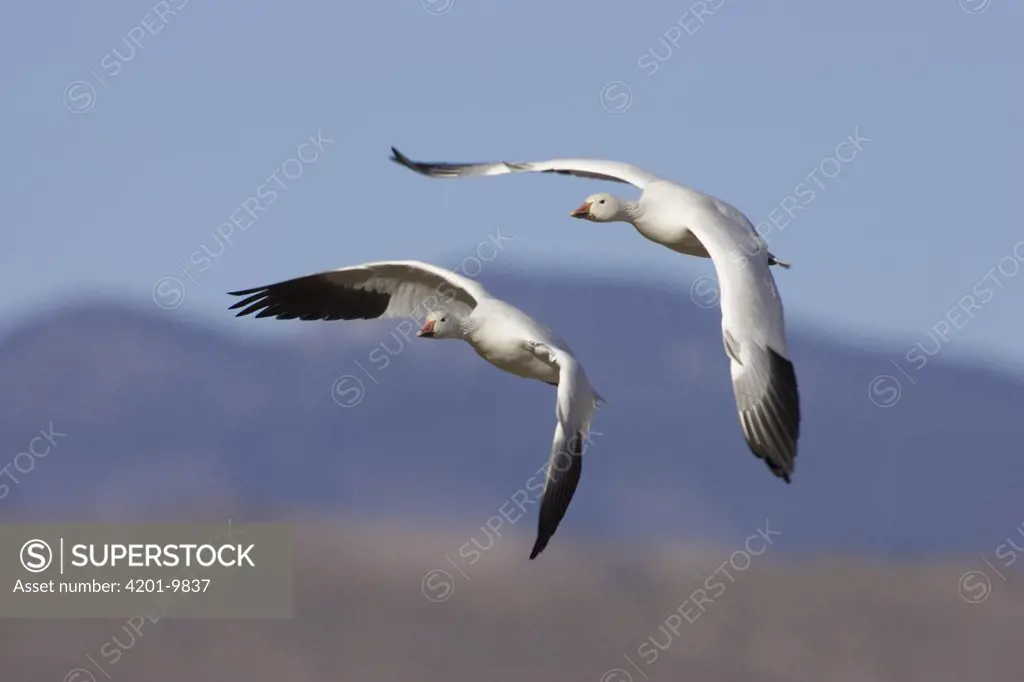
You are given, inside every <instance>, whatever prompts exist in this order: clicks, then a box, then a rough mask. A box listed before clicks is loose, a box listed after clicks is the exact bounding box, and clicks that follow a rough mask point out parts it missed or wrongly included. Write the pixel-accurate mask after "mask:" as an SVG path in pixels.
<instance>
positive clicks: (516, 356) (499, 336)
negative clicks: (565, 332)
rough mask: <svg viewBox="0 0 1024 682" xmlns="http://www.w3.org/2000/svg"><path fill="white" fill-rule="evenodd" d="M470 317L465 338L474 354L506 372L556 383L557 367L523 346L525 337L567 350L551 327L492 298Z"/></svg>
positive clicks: (480, 305) (478, 307) (547, 382)
mask: <svg viewBox="0 0 1024 682" xmlns="http://www.w3.org/2000/svg"><path fill="white" fill-rule="evenodd" d="M469 319H470V324H471V327H470V331H469V334H468V336H467V338H466V341H468V342H469V345H470V346H472V347H473V350H474V351H476V353H477V355H479V356H480V357H482V358H483V359H484V360H486V361H487V362H489V363H491V364H492V365H494V366H495V367H497V368H498V369H500V370H502V371H505V372H508V373H509V374H514V375H516V376H518V377H523V378H524V379H536V380H538V381H543V382H544V383H546V384H552V385H555V386H557V385H558V368H557V367H555V366H552V365H551V363H549V362H545V361H543V360H542V359H541V358H539V357H537V354H536V353H533V352H532V351H529V350H527V349H526V347H524V345H523V340H524V339H530V340H533V341H539V342H541V343H544V342H545V339H547V341H548V342H550V343H554V344H555V345H557V346H559V347H561V348H565V349H566V350H569V349H568V346H567V344H565V342H563V341H561V339H559V338H558V337H557V336H555V335H554V334H553V333H551V331H550V330H548V329H546V328H544V327H541V326H540V325H538V324H537V322H536V321H534V320H533V318H531V317H530V316H528V315H527V314H526V313H524V312H523V311H521V310H519V309H518V308H516V307H515V306H512V305H509V304H508V303H505V302H504V301H499V300H495V299H491V300H487V301H484V302H482V303H480V304H479V305H478V306H477V308H476V310H474V311H473V314H472V315H470V317H469ZM570 352H571V351H570Z"/></svg>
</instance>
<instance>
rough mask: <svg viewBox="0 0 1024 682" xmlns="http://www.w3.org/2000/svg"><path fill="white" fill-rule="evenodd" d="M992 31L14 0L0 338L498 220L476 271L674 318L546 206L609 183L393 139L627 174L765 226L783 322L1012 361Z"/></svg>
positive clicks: (1017, 137)
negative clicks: (106, 304) (498, 246)
mask: <svg viewBox="0 0 1024 682" xmlns="http://www.w3.org/2000/svg"><path fill="white" fill-rule="evenodd" d="M1022 20H1024V6H1022V5H1021V4H1020V3H1013V2H1010V0H961V1H960V2H958V1H957V0H928V1H927V2H926V1H925V0H909V1H908V2H903V3H892V2H881V1H880V0H866V1H865V2H860V3H857V4H855V5H850V4H840V3H822V2H809V1H803V0H798V1H796V2H790V3H785V5H781V4H779V3H755V2H749V1H744V0H707V1H706V2H697V3H694V2H692V0H691V1H690V2H681V3H674V2H651V3H609V2H602V1H600V0H599V1H598V2H586V3H585V2H579V1H577V2H567V3H558V4H552V3H548V2H541V1H540V0H523V1H521V2H516V3H491V2H486V3H481V2H469V1H468V0H454V1H453V0H437V1H436V2H430V1H429V0H422V1H421V0H403V1H402V2H399V3H328V2H320V1H311V2H306V3H291V4H289V3H283V2H277V3H271V2H241V1H240V0H227V1H223V2H216V3H213V2H209V1H207V0H168V1H167V2H156V3H154V2H151V1H150V0H146V1H145V2H139V1H136V0H112V1H110V2H105V3H92V2H71V3H65V4H62V5H61V7H59V8H58V7H54V6H51V5H47V4H45V3H43V4H40V3H18V4H16V5H14V6H12V7H11V8H10V10H9V11H8V13H7V21H5V22H3V25H2V27H0V37H2V40H0V54H2V55H3V60H2V61H3V64H4V65H5V66H4V67H3V69H4V70H6V71H7V72H8V76H7V77H6V78H5V79H4V81H5V88H4V90H5V107H4V122H5V125H4V132H3V151H4V157H5V159H6V161H7V163H5V164H3V167H2V169H0V174H2V179H3V183H2V189H0V196H2V202H3V206H4V208H5V213H6V215H5V227H4V228H3V237H4V238H3V248H2V250H0V287H2V289H3V291H4V292H5V293H6V296H5V297H4V298H3V300H2V301H0V312H2V313H3V320H4V321H3V322H2V323H0V333H2V332H3V331H4V330H5V329H6V328H9V327H10V326H11V325H13V324H17V323H19V322H21V321H22V320H24V319H25V317H26V316H29V315H31V314H32V313H33V312H34V311H36V310H44V309H48V308H50V307H52V306H53V305H56V304H59V303H61V302H62V301H65V300H67V299H68V298H69V297H74V296H88V295H91V294H97V293H99V294H115V295H123V296H126V297H128V298H130V299H134V300H137V301H140V302H143V303H149V301H150V298H151V296H152V294H153V291H154V286H158V288H159V285H157V282H158V281H161V280H162V278H168V277H175V278H177V279H178V280H180V281H181V282H182V284H183V286H184V296H185V298H184V300H183V301H182V302H181V305H180V306H179V307H176V308H174V309H173V310H168V311H167V314H168V315H179V316H196V315H198V316H203V317H206V318H209V319H217V320H221V321H222V322H223V323H224V324H229V323H230V320H231V318H230V317H227V313H225V312H224V307H225V305H226V304H227V303H228V302H229V301H228V299H227V298H226V297H225V296H224V292H226V291H228V290H232V289H235V288H247V287H252V286H256V285H259V284H264V283H267V282H271V281H276V280H278V279H284V278H288V277H292V276H296V275H300V274H305V273H307V272H313V271H316V270H319V269H326V268H330V267H338V266H342V265H348V264H355V263H359V262H362V261H366V260H377V259H386V258H417V259H423V260H434V261H438V262H441V263H442V264H446V265H455V264H457V263H458V262H459V260H460V259H461V258H463V257H465V256H470V255H472V254H473V253H474V251H475V250H476V249H477V248H478V245H479V244H481V243H482V242H484V241H486V240H487V239H488V237H489V236H493V235H494V234H495V231H496V230H497V229H499V228H500V230H501V233H502V234H503V235H505V236H506V237H510V238H511V240H510V241H506V242H505V245H506V248H504V249H503V250H502V251H501V252H500V254H499V256H498V257H497V258H495V260H494V262H500V263H501V264H502V265H507V266H509V267H513V266H521V267H533V268H536V267H540V266H544V267H551V268H563V267H571V268H573V269H588V270H608V271H615V272H617V273H618V274H619V275H620V276H624V277H643V278H647V279H656V280H659V281H665V282H669V283H676V282H678V284H679V287H680V304H681V305H691V303H690V302H689V300H688V295H687V293H688V286H689V284H688V283H689V280H690V279H692V278H693V277H696V276H700V275H705V274H708V273H710V272H711V264H710V263H709V262H708V261H704V260H698V259H690V258H683V257H680V256H678V255H676V254H673V253H671V252H669V251H667V250H665V249H662V248H659V247H657V246H655V245H653V244H651V243H648V242H646V241H644V240H643V239H641V238H640V237H639V236H638V235H636V234H635V233H633V231H632V229H631V228H629V227H628V226H625V225H591V224H586V223H580V222H578V221H573V220H571V219H570V218H568V216H567V213H568V211H569V210H571V209H572V208H575V207H576V206H577V205H579V203H580V201H581V200H582V199H583V198H584V197H585V196H586V195H588V194H590V193H592V192H597V191H614V192H620V191H621V192H624V193H627V194H628V193H630V192H631V190H630V189H628V188H626V189H623V188H622V187H620V186H617V185H609V184H607V183H600V182H594V181H587V180H580V179H572V178H561V177H550V176H539V175H538V176H516V177H502V178H485V179H470V180H461V181H455V180H450V181H442V180H431V179H427V178H422V177H419V176H416V175H414V174H412V173H410V172H408V171H406V170H403V169H401V168H399V167H398V166H396V165H394V164H392V163H390V162H389V161H388V160H387V156H388V148H389V146H391V145H395V146H397V147H398V148H399V149H401V150H402V151H404V152H406V153H407V154H409V155H410V156H411V157H413V158H419V159H426V160H453V161H465V160H497V159H505V160H541V159H545V158H552V157H564V156H590V157H600V158H611V159H617V160H622V161H628V162H632V163H635V164H637V165H640V166H643V167H646V168H649V169H650V170H651V171H653V172H656V173H659V174H661V175H665V176H668V177H671V178H673V179H676V180H678V181H680V182H683V183H684V184H688V185H691V186H694V187H697V188H698V189H701V190H704V191H707V192H710V193H712V194H715V195H717V196H719V197H721V198H724V199H726V200H727V201H729V202H730V203H732V204H734V205H736V206H737V207H738V208H740V209H741V210H743V211H744V212H745V213H747V215H748V216H750V218H751V219H752V220H753V221H754V222H755V223H761V222H764V221H771V220H774V221H775V222H774V224H773V225H772V227H770V230H771V232H769V233H768V241H769V243H770V246H771V249H772V251H773V252H775V253H776V254H777V255H778V256H779V257H780V258H784V259H786V260H789V261H792V262H793V264H794V268H793V269H792V270H790V271H788V272H779V273H777V274H776V279H777V281H778V284H779V287H780V290H781V292H782V295H783V297H784V301H785V303H786V310H787V319H788V321H789V322H790V324H794V323H796V324H801V325H803V326H805V327H812V328H817V329H820V330H822V331H824V332H827V333H831V334H833V335H835V336H837V337H840V338H842V339H843V340H845V341H846V342H847V343H852V344H858V345H871V346H889V347H891V348H893V349H896V350H900V351H901V352H902V350H901V349H904V348H910V347H911V346H912V345H913V344H915V343H917V342H919V341H920V342H924V343H929V344H932V345H934V344H933V342H932V341H929V331H930V330H933V329H935V328H936V325H939V326H940V327H943V324H944V323H943V322H942V320H943V318H945V319H946V320H947V322H946V323H945V325H946V326H948V327H949V331H946V332H945V337H946V340H945V341H944V342H943V343H944V346H945V347H946V348H948V351H949V353H950V355H951V356H953V355H960V356H963V357H971V358H975V359H977V360H982V361H986V362H990V363H995V364H997V365H998V364H1003V365H1007V366H1009V365H1013V366H1014V367H1015V369H1016V370H1017V371H1024V344H1021V343H1020V341H1019V340H1020V338H1021V336H1022V333H1024V314H1022V313H1021V310H1022V303H1024V273H1018V272H1017V270H1018V269H1019V267H1020V260H1019V259H1018V258H1017V257H1016V256H1015V255H1014V248H1015V246H1016V245H1017V243H1018V242H1020V241H1021V240H1024V222H1022V220H1021V218H1022V211H1021V209H1020V204H1019V197H1020V183H1021V180H1022V178H1024V173H1022V170H1024V168H1022V162H1021V159H1022V158H1024V154H1022V152H1024V149H1022V147H1024V145H1022V136H1021V128H1020V122H1021V120H1022V118H1021V115H1022V113H1024V95H1022V89H1021V87H1020V77H1019V69H1020V65H1021V63H1024V60H1022V58H1021V57H1022V53H1024V48H1022V47H1021V41H1020V39H1019V30H1020V27H1021V26H1022V25H1024V21H1022ZM115 50H116V52H115ZM318 135H319V138H320V141H319V143H318V144H313V143H312V142H310V138H311V136H312V138H313V139H314V140H315V139H317V136H318ZM855 136H856V137H859V138H860V141H859V142H858V145H857V147H854V146H852V145H851V144H850V143H847V144H845V145H842V146H841V143H843V142H844V141H845V140H848V139H849V138H850V137H855ZM327 140H330V141H329V142H328V141H327ZM304 144H305V145H306V146H304V147H303V146H302V145H304ZM311 145H312V146H311ZM299 157H301V158H302V159H303V160H295V159H298V158H299ZM289 159H292V161H289ZM812 173H813V175H812ZM261 188H262V189H261ZM269 190H275V191H276V192H277V194H276V196H275V198H274V200H273V201H272V202H271V201H270V199H269V196H270V195H269V194H268V192H269ZM808 190H812V191H813V192H814V194H813V198H811V199H809V198H808V194H807V191H808ZM260 192H262V195H260ZM258 196H261V197H262V198H260V199H258ZM630 196H632V194H630ZM787 197H791V198H789V199H787ZM247 200H249V203H248V204H247V203H246V202H247ZM253 201H257V203H253ZM787 207H788V208H789V209H790V213H792V218H790V217H789V216H788V215H787V213H786V211H785V210H784V209H786V208H787ZM232 215H234V216H235V220H236V224H235V226H234V227H231V228H229V227H221V226H222V224H224V223H228V222H229V221H230V219H231V218H230V217H231V216H232ZM253 216H254V217H255V220H253ZM765 224H766V225H768V224H771V223H770V222H766V223H765ZM243 226H244V229H243ZM218 229H220V230H221V231H222V232H224V233H228V234H229V235H230V243H227V241H226V240H224V239H223V238H219V239H220V240H221V241H220V242H218V238H217V237H215V236H214V235H215V233H216V231H217V230H218ZM229 230H230V231H229ZM204 247H205V248H206V249H208V250H209V252H210V253H211V254H216V256H215V257H211V256H209V255H206V256H204V255H202V254H203V253H204V251H203V249H204ZM197 251H198V252H200V254H201V255H200V256H199V257H198V258H196V259H193V255H192V254H194V253H196V252H197ZM1017 253H1019V254H1020V258H1024V244H1022V245H1021V246H1020V247H1018V248H1017ZM1006 259H1008V260H1006ZM181 267H184V268H185V269H186V270H188V274H185V273H183V272H182V269H181ZM487 267H491V266H490V265H488V266H487ZM993 268H995V270H994V271H993ZM1000 268H1001V270H1000ZM484 277H485V278H486V273H484ZM169 281H171V280H164V282H169ZM983 281H987V282H988V285H987V286H988V290H989V291H990V292H991V295H989V296H987V297H983V296H981V295H980V292H979V291H978V289H977V287H978V285H979V283H981V282H983ZM160 290H161V291H162V292H163V294H162V295H169V294H168V290H167V285H166V284H165V285H164V286H163V288H162V289H160ZM972 292H974V293H973V294H972ZM967 295H971V296H974V299H968V301H967V303H964V297H965V296H967ZM972 300H973V303H974V304H973V306H972V305H971V301H972ZM958 306H959V309H960V310H959V312H958V311H957V310H956V309H957V308H958ZM965 308H969V309H970V312H969V314H964V313H963V312H962V311H963V310H964V309H965ZM951 310H952V311H954V312H952V313H951V312H950V311H951ZM249 329H255V327H253V326H252V325H250V326H249ZM267 329H268V327H265V326H262V325H260V326H259V328H258V330H256V331H253V332H252V333H267ZM932 333H933V334H934V332H932Z"/></svg>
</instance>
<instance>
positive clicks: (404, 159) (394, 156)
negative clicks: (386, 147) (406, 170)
mask: <svg viewBox="0 0 1024 682" xmlns="http://www.w3.org/2000/svg"><path fill="white" fill-rule="evenodd" d="M391 161H394V162H395V163H397V164H399V165H402V166H406V167H409V166H411V165H412V161H410V160H409V157H408V156H406V155H405V154H403V153H402V152H400V151H398V150H397V149H395V148H394V147H392V148H391Z"/></svg>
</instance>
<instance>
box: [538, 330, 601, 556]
mask: <svg viewBox="0 0 1024 682" xmlns="http://www.w3.org/2000/svg"><path fill="white" fill-rule="evenodd" d="M527 347H529V348H530V349H531V350H532V351H533V352H534V353H535V354H536V355H537V356H538V357H540V358H541V359H543V360H544V361H545V362H548V363H550V364H552V365H554V366H557V367H558V399H557V402H556V408H555V417H556V423H555V435H554V440H553V441H552V444H551V455H550V457H549V459H548V471H547V477H546V479H545V481H544V493H543V495H542V497H541V503H540V515H539V518H538V520H537V540H536V542H535V543H534V545H533V551H531V552H530V559H536V558H537V555H538V554H540V553H541V552H543V551H544V548H545V547H547V545H548V542H549V541H550V540H551V536H553V535H554V534H555V530H556V529H557V528H558V524H560V523H561V522H562V518H563V517H565V512H566V510H568V509H569V503H570V502H572V498H573V495H574V494H575V493H576V487H577V486H578V485H579V482H580V474H582V473H583V449H584V448H583V443H584V440H585V439H586V436H587V432H588V430H589V429H590V417H591V415H592V414H593V411H594V403H595V397H596V393H594V390H593V388H591V386H590V382H589V380H588V379H587V375H586V373H585V372H584V371H583V368H582V366H581V365H580V364H579V363H578V362H577V361H576V359H575V358H574V357H573V356H572V355H571V354H570V353H568V352H566V351H565V350H563V349H559V348H553V347H552V346H549V345H547V344H544V343H540V342H537V341H528V342H527Z"/></svg>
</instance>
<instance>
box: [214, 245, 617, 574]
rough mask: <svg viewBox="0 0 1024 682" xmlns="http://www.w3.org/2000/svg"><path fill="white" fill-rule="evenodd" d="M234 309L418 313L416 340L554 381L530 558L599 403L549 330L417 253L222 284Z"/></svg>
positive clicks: (573, 476)
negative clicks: (263, 281) (460, 345)
mask: <svg viewBox="0 0 1024 682" xmlns="http://www.w3.org/2000/svg"><path fill="white" fill-rule="evenodd" d="M230 295H231V296H241V297H244V298H242V300H241V301H238V302H236V303H235V304H234V305H232V306H231V307H230V308H229V310H235V309H238V308H241V309H242V310H241V311H239V312H238V314H237V317H242V316H244V315H251V314H253V313H255V315H256V317H274V318H276V319H279V320H292V319H300V320H369V319H377V318H387V317H405V318H410V319H417V320H418V319H420V318H422V319H423V320H424V322H423V325H422V327H421V328H420V330H419V331H418V332H417V333H416V336H418V337H421V338H431V339H462V340H463V341H466V342H467V343H469V345H470V346H472V347H473V350H475V351H476V352H477V354H478V355H480V357H482V358H483V359H484V360H487V361H488V362H489V363H491V364H492V365H494V366H495V367H497V368H498V369H501V370H504V371H506V372H509V373H510V374H515V375H516V376H520V377H525V378H527V379H537V380H539V381H543V382H545V383H547V384H552V385H554V386H557V387H558V395H557V399H556V402H555V435H554V440H553V442H552V446H551V454H550V456H549V459H548V471H547V477H546V480H545V483H544V490H543V493H542V497H541V505H540V518H539V521H538V529H537V540H536V542H535V544H534V546H533V551H532V552H531V553H530V558H531V559H534V558H536V557H537V555H538V554H540V553H541V552H542V551H543V550H544V548H545V547H546V546H547V544H548V542H549V541H550V540H551V536H552V535H554V533H555V530H556V529H557V528H558V524H559V523H560V522H561V520H562V517H564V516H565V512H566V510H567V509H568V508H569V503H570V502H571V501H572V497H573V494H574V493H575V492H576V486H577V485H578V484H579V480H580V473H581V472H582V470H583V469H582V468H583V449H584V448H583V443H584V440H585V439H586V437H587V433H588V431H589V429H590V421H591V416H592V415H593V412H594V408H595V407H597V406H598V405H599V404H601V403H603V402H604V399H603V398H601V397H600V396H599V395H598V394H597V393H596V392H595V391H594V389H593V388H592V387H591V385H590V381H589V380H588V378H587V375H586V372H584V370H583V367H582V366H581V365H580V363H579V362H578V361H577V360H576V358H575V357H574V355H573V352H572V350H571V349H570V348H569V346H568V345H567V344H566V343H565V342H564V341H562V340H561V339H560V338H559V337H558V336H557V335H555V333H554V332H552V331H551V330H550V329H548V328H547V327H545V326H543V325H542V324H540V323H539V322H537V321H536V320H534V319H533V318H531V317H530V316H529V315H527V314H526V313H524V312H523V311H521V310H519V309H518V308H516V307H514V306H512V305H510V304H508V303H506V302H504V301H501V300H499V299H497V298H494V297H493V296H491V295H490V294H488V293H487V291H486V290H484V288H483V287H482V286H481V285H480V284H479V283H477V282H475V281H473V280H471V279H468V278H466V277H463V276H461V275H458V274H456V273H454V272H449V271H447V270H445V269H444V268H440V267H437V266H434V265H430V264H428V263H422V262H419V261H381V262H376V263H365V264H363V265H356V266H353V267H348V268H341V269H338V270H328V271H325V272H319V273H317V274H314V275H307V276H305V277H298V278H296V279H290V280H287V281H284V282H278V283H277V284H270V285H268V286H262V287H256V288H254V289H245V290H243V291H233V292H230Z"/></svg>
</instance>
